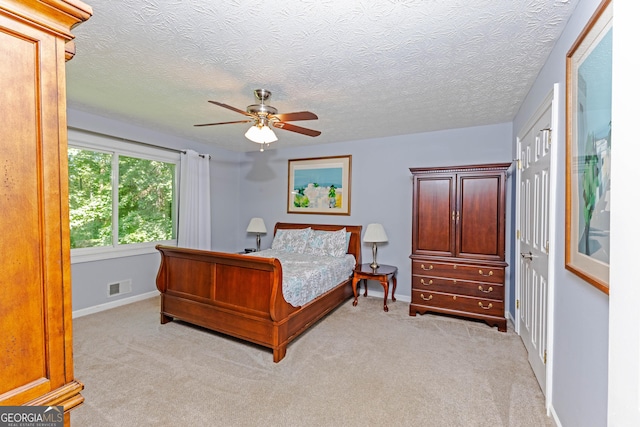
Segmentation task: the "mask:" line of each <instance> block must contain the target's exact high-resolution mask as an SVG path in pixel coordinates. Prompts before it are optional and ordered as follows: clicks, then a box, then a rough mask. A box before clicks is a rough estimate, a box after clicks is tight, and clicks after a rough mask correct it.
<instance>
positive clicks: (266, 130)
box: [244, 125, 278, 144]
mask: <svg viewBox="0 0 640 427" xmlns="http://www.w3.org/2000/svg"><path fill="white" fill-rule="evenodd" d="M244 136H245V137H246V138H247V139H248V140H249V141H253V142H256V143H258V144H270V143H272V142H275V141H277V140H278V137H277V136H276V134H275V132H274V131H273V130H271V128H270V127H269V126H260V125H253V126H251V127H250V128H249V130H248V131H247V133H245V134H244Z"/></svg>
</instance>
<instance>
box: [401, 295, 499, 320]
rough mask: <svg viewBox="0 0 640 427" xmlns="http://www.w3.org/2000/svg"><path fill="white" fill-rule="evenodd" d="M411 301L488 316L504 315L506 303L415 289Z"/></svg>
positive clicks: (453, 310)
mask: <svg viewBox="0 0 640 427" xmlns="http://www.w3.org/2000/svg"><path fill="white" fill-rule="evenodd" d="M411 303H412V304H418V305H423V306H428V307H438V308H443V309H447V310H451V311H452V312H466V313H476V314H480V315H486V316H504V303H503V302H502V301H496V300H493V299H485V298H475V297H467V296H461V295H455V294H448V293H441V292H428V291H421V290H419V289H413V290H412V291H411Z"/></svg>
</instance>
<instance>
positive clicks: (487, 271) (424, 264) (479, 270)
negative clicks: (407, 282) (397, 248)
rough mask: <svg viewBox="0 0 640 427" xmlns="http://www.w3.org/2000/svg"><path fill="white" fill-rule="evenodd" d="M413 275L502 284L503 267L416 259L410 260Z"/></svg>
mask: <svg viewBox="0 0 640 427" xmlns="http://www.w3.org/2000/svg"><path fill="white" fill-rule="evenodd" d="M412 273H413V274H414V275H429V276H432V277H451V278H458V279H465V280H474V281H479V282H490V283H500V284H504V267H496V266H483V265H471V264H460V263H444V262H432V261H429V260H416V259H414V260H413V262H412Z"/></svg>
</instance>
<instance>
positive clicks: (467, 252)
mask: <svg viewBox="0 0 640 427" xmlns="http://www.w3.org/2000/svg"><path fill="white" fill-rule="evenodd" d="M501 180H502V179H501V177H500V176H498V175H496V176H465V175H461V176H460V177H459V181H458V185H459V188H460V190H459V191H458V197H459V200H458V203H457V206H458V211H457V213H456V220H457V221H459V223H460V227H459V235H458V236H457V243H458V244H457V248H458V255H459V256H464V257H470V258H482V259H496V260H497V259H502V257H503V256H504V246H503V245H502V244H501V243H500V242H501V241H503V240H504V236H503V235H502V234H501V233H500V231H499V230H500V224H499V222H500V220H501V218H500V215H498V212H500V200H501V191H500V190H501ZM501 249H502V253H500V250H501Z"/></svg>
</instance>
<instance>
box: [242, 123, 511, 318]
mask: <svg viewBox="0 0 640 427" xmlns="http://www.w3.org/2000/svg"><path fill="white" fill-rule="evenodd" d="M511 135H512V128H511V124H510V123H503V124H497V125H489V126H480V127H472V128H464V129H454V130H446V131H438V132H430V133H422V134H413V135H406V136H398V137H389V138H378V139H367V140H360V141H352V142H346V143H336V144H326V145H318V146H309V147H303V148H289V149H278V148H277V143H275V144H273V145H272V148H271V149H269V150H267V151H265V152H264V153H260V152H251V153H246V154H243V161H242V163H241V165H240V182H241V193H242V199H241V201H240V210H239V212H238V215H239V217H240V218H241V221H240V223H241V224H245V228H246V225H248V224H249V220H250V219H251V218H252V217H254V216H258V217H262V218H264V220H265V223H266V225H267V229H268V230H269V231H270V234H269V235H267V236H266V237H264V238H263V239H262V247H263V248H265V247H269V246H270V245H271V241H272V237H273V236H272V233H273V231H272V230H273V226H274V224H275V223H276V222H278V221H281V222H303V223H306V222H312V223H329V224H356V225H362V226H363V231H364V228H366V226H367V224H370V223H373V222H379V223H381V224H382V225H383V226H384V228H385V231H386V232H387V236H388V237H389V242H388V243H386V244H381V245H379V246H378V262H379V263H381V264H392V265H395V266H397V267H398V289H397V291H396V296H400V297H401V298H402V299H404V300H407V301H408V300H409V299H410V295H411V263H410V260H409V255H410V254H411V213H412V194H413V193H412V191H413V182H412V175H411V172H410V171H409V168H410V167H429V166H451V165H464V164H479V163H503V162H511V159H512V157H511V156H512V154H511ZM283 137H285V136H283ZM341 155H351V156H352V173H351V175H352V177H351V180H352V183H351V193H352V199H351V215H350V216H342V215H309V214H287V182H288V181H287V180H288V160H289V159H299V158H309V157H324V156H341ZM241 246H242V247H243V248H244V247H255V237H254V236H253V235H248V234H246V233H244V240H243V241H242V245H241ZM362 258H363V261H364V262H371V259H372V250H371V246H370V245H369V244H366V243H363V247H362ZM370 289H371V290H373V291H381V289H382V288H381V287H379V286H378V285H373V286H371V287H370ZM391 309H392V307H390V310H391Z"/></svg>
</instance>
